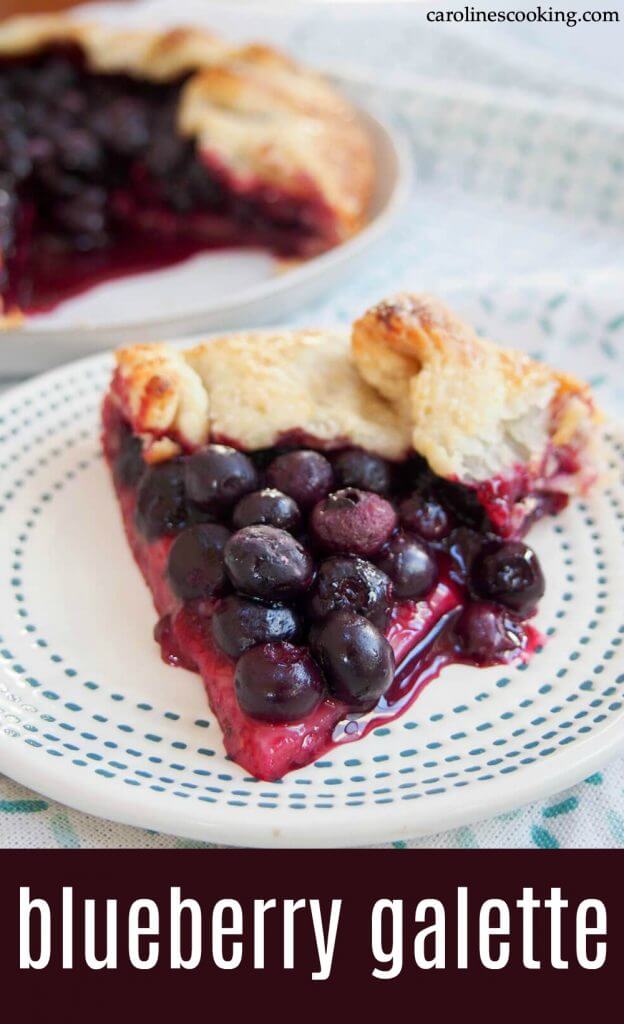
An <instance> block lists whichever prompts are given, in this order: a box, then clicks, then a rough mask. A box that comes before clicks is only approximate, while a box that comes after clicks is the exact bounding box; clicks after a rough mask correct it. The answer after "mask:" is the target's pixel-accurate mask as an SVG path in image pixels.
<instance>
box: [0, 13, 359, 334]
mask: <svg viewBox="0 0 624 1024" xmlns="http://www.w3.org/2000/svg"><path fill="white" fill-rule="evenodd" d="M372 181H373V163H372V155H371V149H370V144H369V141H368V138H367V136H366V134H365V132H364V131H363V129H362V128H361V127H360V125H359V123H358V121H357V118H356V116H355V113H354V111H353V109H352V108H351V107H350V106H349V104H348V103H347V102H346V101H345V100H343V99H342V98H341V97H340V96H339V95H338V94H337V93H336V92H335V91H334V90H333V89H332V88H331V86H330V85H329V84H327V83H326V82H325V81H323V79H321V78H320V77H318V76H317V75H315V74H313V73H312V72H310V71H308V70H305V69H303V68H301V67H300V66H299V65H297V64H295V63H294V62H292V61H290V60H288V59H287V58H286V57H283V56H282V55H280V54H278V53H277V52H275V51H273V50H270V49H268V48H266V47H262V46H257V45H252V46H245V47H241V48H236V47H233V46H231V45H228V44H226V43H225V42H223V41H221V40H219V39H218V38H216V37H215V36H212V35H210V34H208V33H206V32H203V31H199V30H195V29H175V30H170V31H167V32H158V31H149V30H145V31H138V30H137V31H134V30H133V31H128V30H122V29H117V28H110V27H104V26H103V25H96V24H85V23H82V22H76V21H72V20H70V19H69V18H65V17H62V16H59V17H54V16H52V17H46V16H39V17H22V18H15V19H12V20H9V21H6V22H4V23H3V24H2V25H0V323H1V322H2V319H3V316H4V319H5V322H7V320H8V321H9V322H14V321H15V319H16V317H17V318H19V316H20V314H21V313H24V312H34V311H41V310H44V309H49V308H51V307H52V306H53V305H55V304H56V303H57V302H58V301H60V300H62V299H63V298H67V297H68V296H70V295H72V294H75V293H77V292H79V291H80V290H82V289H84V288H85V287H87V286H88V285H89V284H92V283H94V282H96V281H98V280H103V279H106V278H111V277H119V276H120V275H123V274H125V273H129V272H132V271H136V270H142V269H148V268H150V267H151V268H155V267H161V266H166V265H168V264H171V263H174V262H176V261H178V260H181V259H183V258H185V257H187V256H190V255H191V254H193V253H196V252H198V251H201V250H204V249H206V248H213V247H219V246H225V245H237V246H238V245H253V246H261V247H264V248H268V249H269V250H271V251H272V252H274V253H275V254H277V255H281V256H287V257H293V256H296V257H304V256H309V255H312V254H314V253H317V252H319V251H321V250H323V249H327V248H329V247H331V246H333V245H336V244H337V243H339V242H340V241H342V240H344V239H346V238H348V237H349V236H350V235H352V234H353V233H354V232H356V231H357V230H358V229H359V228H360V227H361V226H362V223H363V221H364V218H365V214H366V208H367V205H368V201H369V197H370V193H371V187H372Z"/></svg>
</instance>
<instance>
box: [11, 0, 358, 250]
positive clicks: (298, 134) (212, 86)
mask: <svg viewBox="0 0 624 1024" xmlns="http://www.w3.org/2000/svg"><path fill="white" fill-rule="evenodd" d="M57 44H60V45H63V44H75V45H76V46H79V47H80V48H81V50H82V51H83V52H84V54H85V58H86V62H87V65H88V67H90V68H91V69H92V70H93V71H94V72H102V73H114V72H119V73H125V74H129V75H132V76H136V77H138V78H145V79H149V80H152V81H170V80H174V79H177V78H181V77H183V76H187V75H188V76H189V77H188V78H187V80H186V82H185V84H184V86H183V88H182V92H181V96H180V105H179V110H178V126H179V129H180V131H181V132H182V134H185V135H187V136H189V137H193V138H195V139H196V140H197V145H198V147H199V149H200V150H201V151H202V153H204V154H205V156H206V159H207V160H208V161H210V160H212V161H213V162H214V163H217V164H221V165H223V166H225V167H226V168H227V169H228V170H229V171H231V172H232V181H233V184H234V185H236V183H239V185H240V187H241V190H243V191H244V189H245V186H246V182H247V180H248V179H250V178H252V177H253V179H254V180H255V181H256V182H257V181H260V182H262V183H264V184H266V185H267V186H270V185H273V186H275V187H279V188H280V189H283V190H286V191H288V192H290V193H291V194H293V195H298V194H300V193H304V192H305V194H306V196H308V197H309V196H311V195H313V194H314V193H316V196H317V197H318V201H319V202H320V203H322V204H323V205H325V206H326V207H327V209H328V210H330V211H331V213H332V215H333V216H334V217H335V220H336V232H335V233H336V241H340V240H341V239H343V238H346V237H348V236H349V235H351V234H353V233H354V232H355V231H357V230H358V229H359V228H360V227H361V226H362V224H363V221H364V218H365V214H366V209H367V206H368V201H369V198H370V194H371V190H372V184H373V174H374V171H373V158H372V151H371V146H370V142H369V140H368V137H367V135H366V133H365V131H364V129H363V128H362V126H361V125H360V124H359V122H358V120H357V117H356V115H355V113H354V111H353V109H352V107H351V106H350V105H349V104H348V103H347V101H346V100H343V99H342V97H341V96H339V94H338V93H337V92H336V91H335V90H334V89H333V88H332V87H331V86H330V85H329V83H328V82H326V81H325V80H324V79H323V78H322V77H321V76H319V75H316V74H315V73H314V72H312V71H310V70H308V69H307V68H303V67H301V66H300V65H298V64H297V63H295V62H294V61H291V60H290V59H288V58H287V57H285V56H283V55H282V54H280V53H278V52H277V51H275V50H272V49H270V48H268V47H264V46H260V45H248V46H243V47H234V46H231V45H229V44H227V43H225V42H224V41H222V40H220V39H219V38H218V37H217V36H214V35H212V34H211V33H209V32H206V31H204V30H199V29H195V28H174V29H169V30H166V31H157V30H148V29H145V30H144V29H135V30H128V29H126V28H123V29H122V28H116V27H113V26H107V25H103V24H99V23H87V22H82V21H77V20H73V19H71V18H68V17H65V16H63V15H40V16H23V17H16V18H12V19H9V20H8V21H5V22H3V23H2V25H0V57H7V58H9V57H17V56H23V55H28V54H32V53H37V52H38V51H41V50H44V49H45V48H46V47H50V46H54V45H57Z"/></svg>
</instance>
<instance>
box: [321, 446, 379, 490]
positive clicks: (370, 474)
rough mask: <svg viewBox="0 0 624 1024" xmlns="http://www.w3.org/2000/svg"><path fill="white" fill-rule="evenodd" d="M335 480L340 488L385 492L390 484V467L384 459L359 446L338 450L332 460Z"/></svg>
mask: <svg viewBox="0 0 624 1024" xmlns="http://www.w3.org/2000/svg"><path fill="white" fill-rule="evenodd" d="M332 465H333V467H334V474H335V476H336V482H337V484H338V486H339V487H340V488H343V487H356V488H357V489H358V490H360V491H374V492H375V493H376V494H387V493H388V491H389V490H390V487H391V486H392V467H391V465H390V463H389V462H387V461H386V459H382V458H381V456H380V455H373V454H372V452H364V451H361V450H360V449H359V448H349V449H348V450H347V451H344V452H340V454H339V455H337V456H336V457H335V458H334V459H333V460H332Z"/></svg>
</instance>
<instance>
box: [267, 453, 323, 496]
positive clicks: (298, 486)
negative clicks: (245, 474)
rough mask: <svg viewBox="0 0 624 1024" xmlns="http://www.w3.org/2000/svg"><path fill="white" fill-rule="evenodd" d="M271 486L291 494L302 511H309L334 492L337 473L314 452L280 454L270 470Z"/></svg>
mask: <svg viewBox="0 0 624 1024" xmlns="http://www.w3.org/2000/svg"><path fill="white" fill-rule="evenodd" d="M266 477H267V483H268V484H269V485H270V486H271V487H275V488H277V490H278V491H283V492H284V494H288V495H290V497H291V498H294V500H295V501H296V502H297V504H298V505H300V506H301V508H307V507H309V506H310V505H313V504H314V503H315V502H316V501H319V500H320V499H321V498H324V497H325V495H326V494H328V493H329V491H331V489H332V486H333V483H334V473H333V470H332V468H331V464H330V463H329V461H328V460H327V459H326V458H325V456H324V455H321V454H320V452H314V451H296V452H286V453H285V454H284V455H278V456H277V458H276V459H275V460H274V461H273V462H272V463H271V464H270V466H269V467H268V469H267V474H266Z"/></svg>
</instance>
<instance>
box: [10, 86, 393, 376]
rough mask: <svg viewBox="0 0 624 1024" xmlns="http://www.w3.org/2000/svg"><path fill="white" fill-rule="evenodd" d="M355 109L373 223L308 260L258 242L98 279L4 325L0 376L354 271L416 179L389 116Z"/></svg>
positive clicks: (234, 313) (185, 325)
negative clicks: (368, 169)
mask: <svg viewBox="0 0 624 1024" xmlns="http://www.w3.org/2000/svg"><path fill="white" fill-rule="evenodd" d="M347 84H348V82H342V83H341V86H342V87H345V86H346V85H347ZM358 115H359V117H360V120H361V121H362V123H363V126H364V128H365V129H366V132H367V134H368V135H369V136H370V138H371V142H372V147H373V152H374V158H375V172H376V179H375V190H374V193H373V197H372V200H371V204H370V209H369V219H368V223H367V224H366V225H365V226H364V228H363V229H362V230H361V231H360V232H359V233H358V234H357V235H355V236H354V237H353V238H351V239H349V240H348V241H346V242H343V243H342V244H341V245H338V246H336V248H334V249H330V250H329V251H328V252H325V253H322V254H321V255H319V256H316V257H314V258H311V259H308V260H304V261H291V262H285V261H283V260H279V259H277V258H275V257H273V256H271V255H270V253H268V252H262V251H261V250H259V249H235V248H225V249H221V250H218V249H217V250H215V251H212V252H207V253H200V254H199V255H196V256H193V257H191V258H190V259H187V260H185V261H184V262H182V263H180V264H177V265H175V266H173V267H168V268H165V269H161V270H155V271H151V272H148V273H143V274H133V275H130V276H127V277H121V278H119V279H117V280H113V281H109V282H106V283H104V284H100V285H98V286H95V287H93V288H91V289H89V290H88V291H86V292H84V293H83V294H81V295H79V296H77V297H76V298H73V299H70V300H68V301H66V302H63V303H62V304H61V305H60V306H58V307H57V308H56V309H54V310H53V311H52V312H50V313H46V314H41V315H37V316H32V317H30V318H29V319H28V320H26V322H25V323H24V324H22V325H21V326H19V327H18V328H16V329H8V330H4V331H1V332H0V377H2V376H4V377H11V376H15V377H17V376H20V375H24V374H27V373H35V372H38V371H41V370H45V369H47V368H49V367H51V366H54V365H57V364H58V363H60V362H62V361H65V360H68V359H72V358H76V357H78V356H81V355H86V354H88V353H90V352H98V351H101V350H102V349H103V348H105V347H107V346H108V345H111V344H117V343H122V342H126V341H127V340H128V338H129V337H131V338H132V339H133V340H134V341H157V340H160V339H161V338H163V337H173V336H175V335H180V334H188V333H191V332H193V331H199V330H211V329H217V328H218V329H220V330H221V329H224V328H233V327H242V326H246V325H250V324H256V325H257V324H260V323H263V322H265V321H267V320H271V321H272V322H275V318H276V317H278V318H281V317H285V316H286V315H287V314H288V313H290V312H291V311H292V310H293V309H296V308H299V307H300V306H301V305H303V304H304V303H305V302H308V301H310V300H311V299H312V298H313V297H314V296H315V295H317V294H319V293H320V292H321V291H323V290H326V289H327V288H328V287H330V286H331V285H333V284H335V283H336V282H337V281H339V280H340V279H341V276H343V275H345V274H352V273H353V267H354V263H355V262H356V261H357V259H358V258H359V257H361V256H364V255H365V254H366V253H367V251H368V249H369V247H370V246H371V245H373V244H374V243H375V242H376V241H378V240H379V238H380V237H381V236H382V235H383V234H384V232H385V231H386V230H387V229H388V228H389V227H390V226H391V224H392V222H393V219H394V217H395V215H396V213H397V212H398V211H399V210H400V208H401V206H402V205H403V203H404V201H405V200H406V199H407V196H408V194H409V188H410V184H411V180H412V171H411V157H410V153H409V147H408V146H407V144H406V142H405V140H404V138H403V136H402V134H401V133H400V132H399V131H397V130H396V129H395V128H394V127H393V126H392V125H391V124H390V123H387V122H386V121H385V119H384V118H383V117H377V116H374V115H373V114H372V113H370V112H368V111H366V110H364V109H362V108H358Z"/></svg>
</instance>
